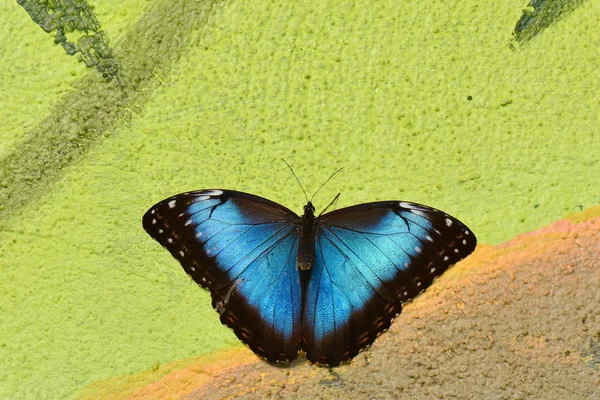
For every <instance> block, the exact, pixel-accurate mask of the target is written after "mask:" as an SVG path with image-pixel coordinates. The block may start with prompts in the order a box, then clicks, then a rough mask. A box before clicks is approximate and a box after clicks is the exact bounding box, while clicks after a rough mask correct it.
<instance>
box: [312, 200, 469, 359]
mask: <svg viewBox="0 0 600 400" xmlns="http://www.w3.org/2000/svg"><path fill="white" fill-rule="evenodd" d="M476 243H477V241H476V239H475V235H474V234H473V233H472V232H471V231H470V230H469V228H467V227H466V226H465V225H464V224H463V223H461V222H460V221H458V220H457V219H456V218H453V217H451V216H450V215H448V214H446V213H444V212H442V211H439V210H436V209H434V208H431V207H428V206H424V205H421V204H415V203H408V202H399V201H386V202H377V203H368V204H361V205H357V206H353V207H348V208H344V209H340V210H336V211H333V212H330V213H327V214H325V215H323V216H321V217H319V218H318V220H317V230H316V235H315V263H314V265H313V269H312V270H311V276H310V279H309V282H308V287H307V289H306V292H305V293H304V300H303V302H304V310H303V322H302V347H303V349H304V350H305V352H306V356H307V358H308V359H309V360H310V361H312V362H317V363H321V364H326V365H337V364H339V363H340V362H343V361H345V360H348V359H350V358H352V357H354V356H355V355H356V354H358V352H359V351H360V350H361V349H363V348H364V347H366V346H368V345H370V344H371V343H373V341H374V340H375V338H376V337H377V335H378V334H379V333H381V332H382V331H384V330H386V329H387V328H389V326H390V324H391V322H392V319H393V318H394V317H395V316H396V315H397V314H399V313H400V311H401V310H402V302H405V301H407V300H410V299H412V298H413V297H415V296H416V295H417V294H419V293H420V292H421V291H422V290H424V289H425V288H427V287H428V286H429V285H430V284H431V283H432V281H433V279H434V278H435V277H437V276H439V275H440V274H442V273H443V272H444V271H445V270H446V269H447V268H448V267H449V266H451V265H452V264H454V263H456V262H458V261H459V260H461V259H463V258H464V257H466V256H468V255H469V254H470V253H471V252H472V251H473V250H474V249H475V246H476Z"/></svg>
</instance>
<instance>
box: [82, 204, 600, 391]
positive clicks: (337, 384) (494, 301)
mask: <svg viewBox="0 0 600 400" xmlns="http://www.w3.org/2000/svg"><path fill="white" fill-rule="evenodd" d="M586 213H587V214H585V215H586V218H587V217H589V216H590V215H598V209H596V210H595V211H593V212H592V213H590V211H589V210H588V211H586ZM581 219H582V218H581V216H573V217H571V218H569V219H568V220H562V221H558V222H556V223H554V224H552V225H550V226H549V227H546V228H542V229H540V230H538V231H535V232H530V233H527V234H523V235H520V236H518V237H516V238H515V239H513V240H511V241H509V242H506V243H503V244H501V245H498V246H489V245H480V246H479V247H478V248H477V250H476V251H475V253H474V254H473V255H472V256H470V257H469V258H468V259H466V260H464V261H463V262H461V263H459V264H457V265H456V266H454V267H453V268H451V269H450V270H449V271H448V272H447V273H446V274H444V275H443V276H442V277H440V278H439V279H438V280H436V282H435V283H434V284H433V285H432V287H430V288H429V289H428V290H427V291H426V292H425V293H423V294H422V295H420V296H419V297H418V298H417V299H416V300H415V301H414V302H412V303H411V304H407V305H406V306H405V309H404V311H403V312H402V314H401V315H400V316H398V317H397V318H396V320H395V322H394V324H393V325H392V327H391V328H390V331H389V332H387V333H385V334H383V335H381V336H380V337H379V338H378V340H377V341H376V342H375V344H374V345H373V346H372V347H371V348H369V349H366V350H365V351H363V352H362V353H361V354H359V355H358V356H357V357H356V358H355V359H354V360H353V361H352V362H351V363H349V364H346V365H342V366H340V367H338V368H334V369H328V368H321V367H317V366H314V365H311V364H309V363H308V362H306V361H305V360H303V359H299V360H297V361H295V362H294V363H292V364H291V365H288V366H285V367H274V366H272V365H269V364H267V363H265V362H263V361H260V360H259V359H258V358H256V357H255V356H254V355H252V353H251V352H250V351H249V350H246V349H243V350H236V351H232V352H226V353H220V354H215V355H213V356H210V357H203V358H200V359H198V360H194V361H190V362H191V364H189V365H187V366H186V367H176V366H171V367H164V368H162V371H161V372H160V373H159V372H158V371H154V372H153V373H154V374H156V376H152V373H148V374H145V375H144V374H140V375H136V376H133V377H130V380H126V379H125V378H120V379H119V380H112V381H111V382H112V383H111V384H109V383H107V382H98V383H97V384H96V385H94V386H93V388H88V391H86V396H87V397H89V398H92V397H93V398H128V399H233V398H270V399H284V398H286V399H287V398H294V399H296V398H299V399H303V398H307V399H308V398H326V399H329V398H332V399H333V398H376V399H397V398H411V399H419V398H423V399H430V398H494V399H500V398H511V399H512V398H538V399H541V398H544V399H548V398H550V399H554V398H556V399H568V398H578V399H584V398H586V399H593V398H600V307H599V305H600V218H599V217H595V218H594V217H590V219H587V220H586V221H583V222H579V223H576V222H572V221H580V220H581ZM169 368H170V369H171V370H172V371H171V372H168V371H169ZM144 380H146V381H149V382H147V383H142V382H143V381H144ZM133 381H135V382H136V383H135V384H133V383H132V382H133ZM127 382H128V383H127ZM134 386H135V387H136V388H135V389H134ZM108 388H110V389H108ZM119 388H120V389H119ZM92 389H93V390H92ZM121 389H123V390H121Z"/></svg>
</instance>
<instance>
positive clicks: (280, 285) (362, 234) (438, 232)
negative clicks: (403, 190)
mask: <svg viewBox="0 0 600 400" xmlns="http://www.w3.org/2000/svg"><path fill="white" fill-rule="evenodd" d="M292 172H293V171H292ZM338 172H339V171H338ZM336 173H337V172H336ZM294 175H295V174H294ZM334 175H335V174H334ZM332 176H333V175H332ZM330 179H331V178H330ZM315 194H316V193H315ZM338 196H339V195H338ZM313 197H314V196H313ZM336 199H337V196H336ZM334 201H335V199H334ZM332 204H333V202H332ZM330 205H331V204H330ZM325 210H326V209H325ZM325 210H324V211H325ZM314 212H315V207H314V206H313V204H312V202H311V201H309V200H308V198H307V204H306V205H305V206H304V214H303V215H302V216H298V215H296V214H295V213H294V212H293V211H291V210H289V209H288V208H286V207H284V206H282V205H280V204H277V203H275V202H273V201H270V200H267V199H265V198H262V197H258V196H255V195H252V194H248V193H242V192H237V191H234V190H224V189H209V190H198V191H194V192H187V193H182V194H178V195H176V196H173V197H170V198H168V199H166V200H163V201H161V202H160V203H158V204H156V205H155V206H153V207H152V208H150V210H148V212H146V214H145V215H144V217H143V226H144V229H145V230H146V231H147V232H148V234H149V235H150V236H152V237H153V238H154V239H156V240H157V241H158V242H159V243H160V244H162V245H163V246H164V247H166V248H167V249H168V250H169V251H170V252H171V254H172V255H173V256H174V257H175V258H176V259H177V260H179V262H180V263H181V265H182V266H183V269H184V270H185V272H187V273H188V275H190V276H191V277H192V279H194V281H196V282H197V283H198V284H199V285H200V286H202V287H204V288H206V289H208V290H210V293H211V295H212V305H213V307H214V309H215V310H216V311H217V312H218V313H219V314H220V316H221V322H222V323H223V324H225V325H227V326H228V327H230V328H231V329H232V330H233V332H235V334H236V335H237V337H238V338H239V339H240V340H241V341H242V342H244V343H246V344H247V345H248V346H249V347H250V349H252V351H254V353H256V354H257V355H259V356H261V357H263V358H265V359H266V360H267V361H269V362H278V361H289V360H293V359H295V358H296V357H297V356H298V353H299V351H300V350H303V351H304V352H305V353H306V358H307V359H308V360H309V361H311V362H314V363H318V364H324V365H329V366H335V365H338V364H340V363H341V362H343V361H346V360H349V359H351V358H353V357H354V356H356V355H357V354H358V353H359V352H360V351H361V350H362V349H363V348H365V347H366V346H368V345H370V344H371V343H373V342H374V341H375V338H376V337H377V336H378V335H379V334H380V333H381V332H382V331H384V330H386V329H387V328H389V327H390V324H391V322H392V320H393V318H394V317H395V316H396V315H398V314H399V313H400V311H401V310H402V303H403V302H405V301H407V300H410V299H412V298H414V297H415V296H416V295H417V294H419V293H420V292H421V291H422V290H424V289H425V288H427V287H428V286H429V285H430V284H431V283H432V281H433V279H434V278H436V277H437V276H439V275H440V274H442V273H443V272H444V271H445V270H446V269H447V268H448V267H450V266H451V265H452V264H454V263H456V262H458V261H459V260H461V259H463V258H465V257H466V256H468V255H469V254H470V253H471V252H472V251H473V250H474V249H475V245H476V243H477V240H476V238H475V235H474V234H473V232H471V231H470V230H469V228H467V227H466V226H465V225H464V224H463V223H462V222H460V221H459V220H457V219H456V218H453V217H451V216H450V215H448V214H446V213H444V212H443V211H439V210H436V209H434V208H432V207H428V206H425V205H421V204H416V203H409V202H405V201H379V202H375V203H366V204H359V205H355V206H352V207H347V208H342V209H339V210H335V211H331V212H328V213H326V214H323V213H321V214H320V215H319V216H318V217H315V214H314Z"/></svg>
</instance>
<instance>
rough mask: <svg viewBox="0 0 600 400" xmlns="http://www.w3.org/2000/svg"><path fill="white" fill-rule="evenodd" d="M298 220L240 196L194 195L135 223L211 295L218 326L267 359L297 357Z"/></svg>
mask: <svg viewBox="0 0 600 400" xmlns="http://www.w3.org/2000/svg"><path fill="white" fill-rule="evenodd" d="M298 221H299V217H298V216H297V215H296V214H295V213H293V212H292V211H290V210H288V209H287V208H285V207H283V206H280V205H279V204H277V203H274V202H272V201H269V200H267V199H263V198H261V197H258V196H254V195H250V194H247V193H241V192H235V191H229V190H200V191H195V192H190V193H183V194H180V195H177V196H174V197H171V198H168V199H166V200H163V201H161V202H160V203H158V204H156V205H155V206H154V207H152V208H151V209H150V210H148V212H146V214H145V215H144V217H143V219H142V223H143V226H144V229H145V230H146V231H147V232H148V234H150V236H152V237H153V238H154V239H156V240H157V241H158V242H159V243H160V244H162V245H163V246H164V247H166V248H167V249H168V250H169V251H170V252H171V254H172V255H173V257H175V258H176V259H177V260H179V262H180V263H181V265H182V266H183V269H184V270H185V272H187V273H188V275H190V276H191V277H192V279H194V281H196V282H197V283H198V284H199V285H200V286H202V287H204V288H206V289H208V290H210V293H211V295H212V305H213V307H214V309H215V310H216V311H217V312H218V313H219V314H220V315H221V322H222V323H223V324H225V325H227V326H229V327H230V328H231V329H232V330H233V331H234V332H235V334H236V335H237V336H238V338H240V340H242V341H243V342H244V343H246V344H247V345H248V346H249V347H250V348H251V349H252V350H253V351H254V352H255V353H256V354H258V355H259V356H262V357H264V358H266V359H267V360H268V361H271V362H274V361H284V360H291V359H294V358H296V357H297V354H298V351H299V349H300V337H301V333H300V324H301V289H300V283H299V280H300V278H299V275H298V271H297V270H296V265H295V263H296V253H297V247H298V233H297V224H298Z"/></svg>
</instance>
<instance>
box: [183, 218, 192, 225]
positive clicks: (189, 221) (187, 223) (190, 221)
mask: <svg viewBox="0 0 600 400" xmlns="http://www.w3.org/2000/svg"><path fill="white" fill-rule="evenodd" d="M191 223H192V219H191V218H190V219H188V220H187V221H185V226H188V225H189V224H191Z"/></svg>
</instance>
